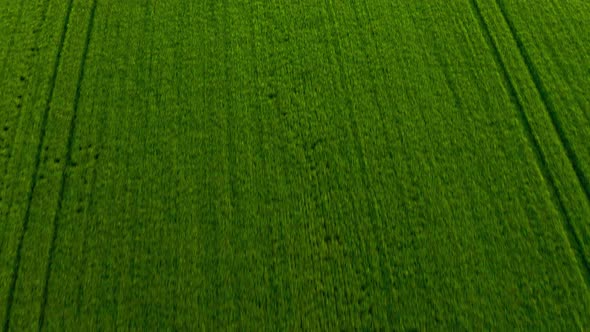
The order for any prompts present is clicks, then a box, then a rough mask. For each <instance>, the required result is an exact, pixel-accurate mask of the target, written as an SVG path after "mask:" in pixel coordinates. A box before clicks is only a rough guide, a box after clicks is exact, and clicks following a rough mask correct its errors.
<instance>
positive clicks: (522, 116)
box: [470, 0, 590, 287]
mask: <svg viewBox="0 0 590 332" xmlns="http://www.w3.org/2000/svg"><path fill="white" fill-rule="evenodd" d="M470 4H471V8H472V10H473V13H474V14H475V16H476V18H477V21H478V23H479V26H480V28H481V30H482V32H483V34H484V38H485V39H486V41H487V43H488V44H489V45H490V48H491V50H492V54H493V56H494V59H495V61H496V63H497V64H498V66H499V67H500V71H501V74H502V78H503V80H504V81H505V82H506V84H507V87H508V90H509V93H510V96H511V99H512V101H513V103H514V105H515V106H516V109H517V110H518V117H519V120H520V122H521V123H522V125H523V127H524V131H525V132H526V135H527V139H528V141H530V142H531V143H532V146H533V150H534V152H535V156H536V159H537V164H538V165H539V168H540V170H541V172H542V174H543V177H544V178H545V180H546V181H547V183H548V189H549V192H550V194H551V197H552V200H553V201H554V202H555V203H556V205H557V208H558V211H559V212H560V214H561V215H562V216H563V218H564V219H565V231H566V233H567V237H568V240H569V242H570V245H571V246H572V249H573V250H574V253H575V256H576V260H577V261H578V263H579V264H581V265H582V267H583V268H582V269H580V270H581V271H580V272H581V273H582V274H583V275H584V280H585V282H586V283H587V285H588V286H589V287H590V263H589V262H588V259H587V257H586V255H585V254H584V251H583V246H582V242H581V240H580V239H579V237H578V236H577V234H576V232H575V229H574V226H573V225H572V221H571V219H570V217H569V215H568V213H567V209H566V207H565V204H564V202H563V199H562V197H561V195H560V194H559V191H558V189H557V185H556V183H555V179H554V177H553V176H552V174H551V171H550V169H549V165H548V162H547V159H546V157H545V154H544V153H543V150H542V148H541V144H540V142H539V141H538V139H537V138H536V137H535V135H534V133H533V129H532V126H531V123H530V120H529V118H528V116H527V114H526V111H525V109H524V106H523V104H522V102H521V100H520V97H519V96H518V93H517V90H516V87H515V84H514V82H513V81H512V78H511V76H510V72H509V70H508V68H507V67H506V64H505V63H504V60H503V59H502V56H501V53H500V50H499V49H498V45H497V44H496V42H495V41H494V39H493V37H492V32H491V30H490V28H489V26H488V24H487V23H486V20H485V19H484V17H483V14H482V12H481V9H480V7H479V4H478V2H477V0H470ZM512 29H513V28H512ZM512 29H511V31H512V33H513V34H515V31H514V30H512ZM515 38H516V37H515ZM519 48H521V52H525V51H524V46H522V43H520V46H519ZM525 62H527V61H525ZM529 65H532V63H530V58H529V60H528V63H527V66H529ZM535 72H536V71H535ZM529 73H530V68H529ZM535 77H537V79H536V80H539V78H538V76H535ZM533 80H535V79H533ZM539 82H540V81H539ZM535 84H537V83H535ZM537 87H538V86H537ZM539 92H541V91H539ZM541 95H543V93H541ZM543 102H547V101H546V100H544V101H543ZM550 113H551V112H550ZM560 136H561V135H560Z"/></svg>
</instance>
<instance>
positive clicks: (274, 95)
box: [267, 92, 277, 99]
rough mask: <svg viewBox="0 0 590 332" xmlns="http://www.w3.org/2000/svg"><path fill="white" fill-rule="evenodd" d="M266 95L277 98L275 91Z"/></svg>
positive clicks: (269, 97)
mask: <svg viewBox="0 0 590 332" xmlns="http://www.w3.org/2000/svg"><path fill="white" fill-rule="evenodd" d="M267 96H268V99H276V98H277V93H276V92H271V93H269V94H268V95H267Z"/></svg>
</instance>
